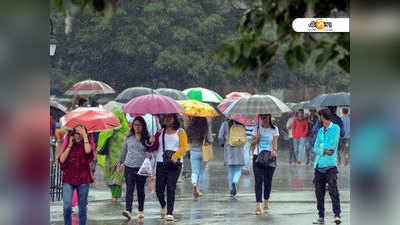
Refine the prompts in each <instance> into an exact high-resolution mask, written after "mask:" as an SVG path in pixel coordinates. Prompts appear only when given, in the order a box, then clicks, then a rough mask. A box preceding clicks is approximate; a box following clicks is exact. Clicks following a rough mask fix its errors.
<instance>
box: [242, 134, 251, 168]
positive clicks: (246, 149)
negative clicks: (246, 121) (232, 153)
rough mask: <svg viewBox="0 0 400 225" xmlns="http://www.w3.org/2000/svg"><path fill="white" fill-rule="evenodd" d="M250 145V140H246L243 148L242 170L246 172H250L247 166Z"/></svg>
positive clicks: (248, 164) (248, 163)
mask: <svg viewBox="0 0 400 225" xmlns="http://www.w3.org/2000/svg"><path fill="white" fill-rule="evenodd" d="M250 145H251V139H247V142H246V144H245V145H244V147H243V153H244V166H243V167H242V168H243V169H244V170H247V171H249V170H250V168H249V166H250Z"/></svg>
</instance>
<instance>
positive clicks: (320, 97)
mask: <svg viewBox="0 0 400 225" xmlns="http://www.w3.org/2000/svg"><path fill="white" fill-rule="evenodd" d="M327 95H328V94H320V95H317V96H315V97H314V98H313V99H311V100H310V103H309V104H308V105H309V106H310V107H314V108H317V109H319V108H321V103H322V101H323V100H324V99H325V98H326V96H327Z"/></svg>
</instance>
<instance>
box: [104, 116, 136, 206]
mask: <svg viewBox="0 0 400 225" xmlns="http://www.w3.org/2000/svg"><path fill="white" fill-rule="evenodd" d="M114 115H115V116H116V117H117V118H118V119H119V121H120V123H121V127H120V128H118V129H115V130H106V131H101V132H100V134H99V140H98V142H97V151H98V152H100V153H101V150H104V149H108V152H107V153H106V154H99V155H98V164H99V165H100V166H101V167H103V168H104V180H105V181H106V183H107V185H108V187H109V188H110V191H111V196H112V202H113V203H115V202H116V201H117V200H118V199H119V198H121V196H122V182H123V179H124V173H123V172H118V171H117V170H116V169H115V166H116V163H117V162H118V160H119V157H120V154H121V149H122V142H123V141H124V137H125V134H126V132H127V131H128V130H129V126H128V122H127V121H126V118H125V115H124V114H123V113H122V112H121V111H120V110H119V109H115V110H114Z"/></svg>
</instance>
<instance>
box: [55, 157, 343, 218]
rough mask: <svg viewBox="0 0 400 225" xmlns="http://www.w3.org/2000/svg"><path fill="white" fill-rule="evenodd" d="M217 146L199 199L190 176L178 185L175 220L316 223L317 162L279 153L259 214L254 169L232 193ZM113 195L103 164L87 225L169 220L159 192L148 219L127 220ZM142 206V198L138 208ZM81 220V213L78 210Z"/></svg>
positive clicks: (58, 207)
mask: <svg viewBox="0 0 400 225" xmlns="http://www.w3.org/2000/svg"><path fill="white" fill-rule="evenodd" d="M221 153H222V152H221V151H216V154H215V158H216V160H214V161H212V162H210V163H209V165H208V167H207V176H208V180H207V189H206V191H205V192H204V196H203V197H202V198H201V199H200V200H194V199H193V196H192V188H191V183H190V180H184V181H183V182H182V183H179V184H178V185H177V191H176V193H177V197H176V203H175V211H174V216H175V219H176V221H175V223H174V224H274V225H280V224H282V225H283V224H312V220H313V219H315V217H316V215H317V210H316V203H315V195H314V192H313V187H312V179H313V172H314V170H313V168H312V166H311V165H310V166H306V165H301V166H296V165H289V164H288V163H287V152H281V155H279V165H278V168H277V170H276V172H275V175H274V180H273V185H272V193H271V199H270V202H271V203H270V205H271V210H270V211H269V212H268V214H264V215H259V216H256V215H255V214H254V207H255V196H254V179H253V177H252V174H250V175H242V177H241V179H240V182H239V185H238V192H239V194H238V195H237V198H236V199H231V198H230V197H229V191H228V182H227V168H226V167H225V166H224V165H223V160H222V159H223V155H222V154H221ZM349 174H350V171H349V167H344V166H340V167H339V190H340V198H341V201H342V212H343V213H342V218H343V223H342V224H350V223H349V218H350V191H349V189H350V188H349V182H350V179H349V177H350V175H349ZM110 198H111V194H110V193H109V191H108V190H107V187H106V186H105V185H104V182H103V181H102V175H101V169H98V170H97V172H96V185H95V187H94V188H92V189H91V190H90V193H89V207H88V220H89V221H88V224H89V225H102V224H104V225H105V224H109V225H114V224H149V225H155V224H166V222H165V221H163V220H161V219H160V218H159V210H160V206H159V203H158V200H157V198H156V196H155V193H151V194H150V193H148V192H146V202H145V210H144V211H145V218H144V219H143V220H142V221H138V220H137V219H136V218H135V215H134V218H135V219H133V220H132V221H130V222H127V221H125V220H124V217H122V216H121V212H122V210H123V209H124V205H125V203H124V202H123V200H122V201H120V202H119V203H117V204H113V203H111V201H110ZM326 199H327V201H326V202H327V203H326V205H325V208H326V215H327V216H326V220H327V221H326V224H334V223H333V222H332V220H333V219H332V218H333V214H332V210H331V204H330V198H329V195H328V194H327V196H326ZM135 207H136V208H137V202H135V203H134V208H135ZM50 216H51V224H54V225H56V224H57V225H59V224H63V216H62V203H61V202H55V203H52V204H51V208H50ZM74 221H75V223H76V224H78V223H77V215H76V214H75V215H74Z"/></svg>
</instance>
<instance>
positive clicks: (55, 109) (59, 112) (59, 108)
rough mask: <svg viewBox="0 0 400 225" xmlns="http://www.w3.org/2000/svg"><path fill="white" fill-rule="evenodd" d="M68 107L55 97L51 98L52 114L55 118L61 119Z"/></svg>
mask: <svg viewBox="0 0 400 225" xmlns="http://www.w3.org/2000/svg"><path fill="white" fill-rule="evenodd" d="M66 112H67V108H66V107H65V106H63V105H62V104H61V103H59V102H57V100H55V99H50V116H51V117H53V119H55V120H57V121H58V120H59V119H60V118H61V117H63V116H64V115H65V113H66Z"/></svg>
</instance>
